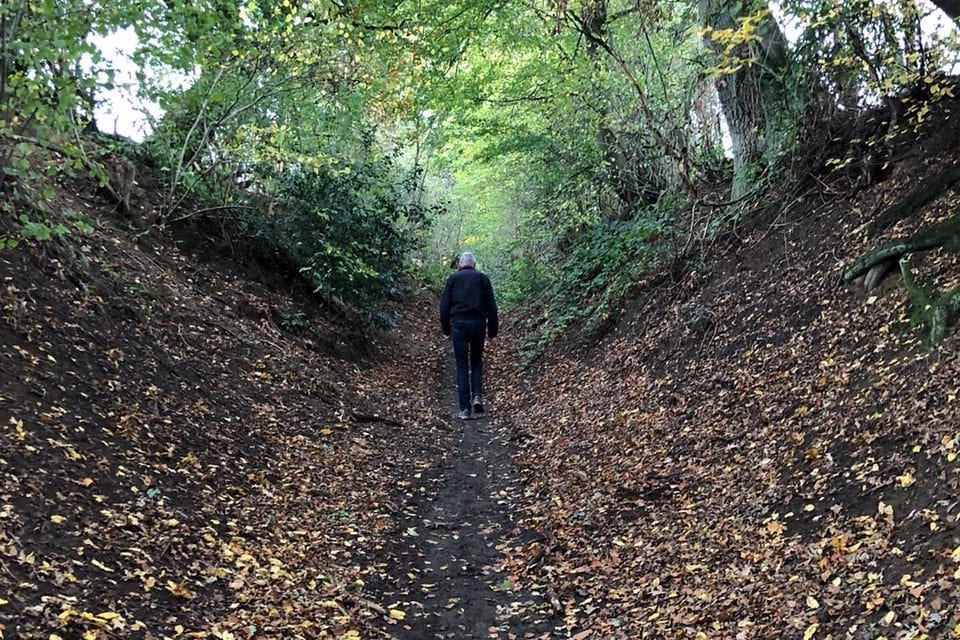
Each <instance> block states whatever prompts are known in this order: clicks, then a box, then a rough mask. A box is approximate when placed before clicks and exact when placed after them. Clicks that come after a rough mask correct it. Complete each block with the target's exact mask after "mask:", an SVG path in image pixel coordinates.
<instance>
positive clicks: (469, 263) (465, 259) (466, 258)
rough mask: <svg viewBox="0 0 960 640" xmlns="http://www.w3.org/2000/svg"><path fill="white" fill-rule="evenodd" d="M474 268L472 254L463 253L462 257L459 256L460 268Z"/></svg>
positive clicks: (475, 264)
mask: <svg viewBox="0 0 960 640" xmlns="http://www.w3.org/2000/svg"><path fill="white" fill-rule="evenodd" d="M476 266H477V261H476V260H475V259H474V258H473V254H472V253H470V252H469V251H464V252H463V255H461V256H460V268H461V269H462V268H464V267H476Z"/></svg>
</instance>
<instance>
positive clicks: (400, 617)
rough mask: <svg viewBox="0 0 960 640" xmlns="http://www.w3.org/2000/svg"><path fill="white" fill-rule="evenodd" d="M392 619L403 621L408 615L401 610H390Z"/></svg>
mask: <svg viewBox="0 0 960 640" xmlns="http://www.w3.org/2000/svg"><path fill="white" fill-rule="evenodd" d="M390 617H391V618H393V619H394V620H403V619H404V618H406V617H407V614H406V613H404V612H403V611H400V609H390Z"/></svg>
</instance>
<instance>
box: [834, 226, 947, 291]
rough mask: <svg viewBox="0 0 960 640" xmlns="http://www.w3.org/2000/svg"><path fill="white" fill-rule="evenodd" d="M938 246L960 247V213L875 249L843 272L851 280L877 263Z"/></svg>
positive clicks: (844, 276)
mask: <svg viewBox="0 0 960 640" xmlns="http://www.w3.org/2000/svg"><path fill="white" fill-rule="evenodd" d="M937 247H945V248H947V249H951V250H957V249H960V214H958V215H956V216H953V217H952V218H948V219H946V220H944V221H943V222H940V223H938V224H934V225H931V226H929V227H925V228H923V229H920V230H919V231H917V232H916V233H915V234H914V235H912V236H910V237H907V238H901V239H900V240H896V241H894V242H891V243H890V244H887V245H884V246H882V247H879V248H877V249H874V250H873V251H871V252H870V253H868V254H867V255H865V256H863V257H862V258H860V259H859V260H857V261H856V262H855V263H853V265H852V266H851V267H850V268H849V269H847V271H846V273H844V274H843V279H844V280H846V281H847V282H850V281H851V280H853V279H854V278H859V277H860V276H862V275H863V274H865V273H867V272H868V271H870V270H871V269H873V268H874V267H875V266H877V265H881V264H884V263H889V262H891V261H894V260H898V259H899V258H902V257H903V256H905V255H907V254H908V253H916V252H917V251H929V250H930V249H935V248H937ZM875 284H876V283H875Z"/></svg>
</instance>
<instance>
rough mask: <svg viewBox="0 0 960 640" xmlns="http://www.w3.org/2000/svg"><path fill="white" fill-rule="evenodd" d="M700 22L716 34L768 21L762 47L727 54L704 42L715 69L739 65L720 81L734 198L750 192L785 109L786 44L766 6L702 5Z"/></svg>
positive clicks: (727, 0) (760, 2) (754, 0)
mask: <svg viewBox="0 0 960 640" xmlns="http://www.w3.org/2000/svg"><path fill="white" fill-rule="evenodd" d="M698 8H699V13H700V22H701V25H702V26H703V27H705V28H709V29H713V30H723V29H733V30H736V29H738V28H739V27H740V20H739V19H741V18H745V17H747V16H755V15H757V14H758V13H760V12H762V11H766V15H764V16H763V17H762V18H760V20H759V22H758V32H759V35H760V39H759V41H754V42H747V43H743V44H738V45H736V46H735V47H734V48H733V50H732V51H730V52H724V49H725V47H726V44H725V43H723V42H718V41H717V40H714V39H713V38H711V37H710V34H709V33H707V35H705V36H704V40H703V43H704V48H705V49H706V51H707V53H708V55H709V56H710V58H712V59H713V61H714V63H717V62H730V61H731V60H733V61H738V62H740V64H738V65H737V69H736V70H735V71H733V72H731V73H727V74H724V75H722V76H720V77H719V78H718V79H717V81H716V85H717V91H718V92H719V94H720V103H721V105H722V106H723V114H724V117H725V118H726V121H727V126H728V127H729V129H730V137H731V140H732V143H733V162H734V194H733V195H734V197H737V196H738V195H740V194H742V193H744V192H745V191H747V190H749V182H750V179H751V178H752V176H751V175H750V167H751V166H756V165H757V164H758V163H759V162H760V160H761V158H762V157H763V154H764V151H765V150H766V147H767V144H768V141H769V140H768V138H769V134H772V133H773V131H772V128H773V127H772V125H774V124H775V123H776V112H777V111H779V110H781V109H782V107H783V104H784V99H785V95H784V91H783V85H782V83H781V81H780V78H779V74H780V73H781V72H782V71H783V70H784V69H785V68H786V64H787V44H786V39H785V38H784V37H783V34H782V33H781V32H780V27H779V26H778V25H777V22H776V20H775V19H774V18H773V15H772V14H771V13H770V12H769V8H768V6H767V3H766V2H765V0H744V1H743V2H736V1H734V0H700V2H699V5H698Z"/></svg>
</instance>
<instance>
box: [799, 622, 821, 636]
mask: <svg viewBox="0 0 960 640" xmlns="http://www.w3.org/2000/svg"><path fill="white" fill-rule="evenodd" d="M819 628H820V623H818V622H814V623H813V624H811V625H810V626H809V627H807V630H806V631H804V632H803V640H810V638H812V637H813V634H815V633H816V632H817V629H819Z"/></svg>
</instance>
